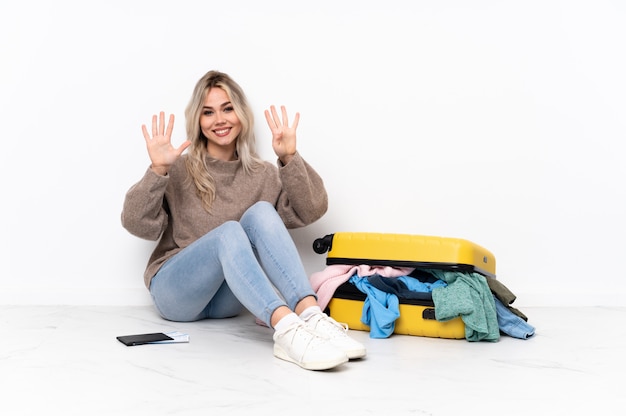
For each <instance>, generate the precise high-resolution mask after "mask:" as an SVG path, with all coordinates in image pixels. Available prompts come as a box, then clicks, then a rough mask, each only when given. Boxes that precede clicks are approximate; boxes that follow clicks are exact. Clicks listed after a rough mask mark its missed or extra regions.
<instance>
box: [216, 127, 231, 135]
mask: <svg viewBox="0 0 626 416" xmlns="http://www.w3.org/2000/svg"><path fill="white" fill-rule="evenodd" d="M213 133H215V134H216V135H217V136H226V135H227V134H228V133H230V127H229V128H227V129H220V130H213Z"/></svg>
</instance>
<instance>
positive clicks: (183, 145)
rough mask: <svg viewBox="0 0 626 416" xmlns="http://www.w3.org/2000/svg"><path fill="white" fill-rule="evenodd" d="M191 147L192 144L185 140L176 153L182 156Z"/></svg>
mask: <svg viewBox="0 0 626 416" xmlns="http://www.w3.org/2000/svg"><path fill="white" fill-rule="evenodd" d="M190 145H191V142H190V141H189V140H185V141H184V142H183V143H182V144H181V145H180V146H179V147H178V149H176V151H177V152H178V155H179V156H180V155H181V154H182V153H183V152H184V151H185V149H186V148H188V147H189V146H190Z"/></svg>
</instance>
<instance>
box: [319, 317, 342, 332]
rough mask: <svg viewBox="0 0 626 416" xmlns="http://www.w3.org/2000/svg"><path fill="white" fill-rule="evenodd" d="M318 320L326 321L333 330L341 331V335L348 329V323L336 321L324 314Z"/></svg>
mask: <svg viewBox="0 0 626 416" xmlns="http://www.w3.org/2000/svg"><path fill="white" fill-rule="evenodd" d="M320 321H324V322H327V323H328V324H330V325H331V326H332V328H333V330H334V331H335V332H339V333H341V335H345V334H346V332H347V331H348V325H347V324H345V323H343V322H337V321H335V320H334V319H332V318H330V317H329V316H328V315H325V316H324V317H322V318H321V319H320Z"/></svg>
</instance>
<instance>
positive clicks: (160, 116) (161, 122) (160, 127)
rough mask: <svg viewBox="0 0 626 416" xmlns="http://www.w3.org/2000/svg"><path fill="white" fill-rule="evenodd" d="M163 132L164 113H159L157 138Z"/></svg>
mask: <svg viewBox="0 0 626 416" xmlns="http://www.w3.org/2000/svg"><path fill="white" fill-rule="evenodd" d="M164 131H165V113H164V112H163V111H161V112H160V113H159V136H163V133H164Z"/></svg>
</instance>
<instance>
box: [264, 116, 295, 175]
mask: <svg viewBox="0 0 626 416" xmlns="http://www.w3.org/2000/svg"><path fill="white" fill-rule="evenodd" d="M280 110H281V112H282V120H281V118H280V117H279V116H278V112H277V111H276V107H274V106H271V107H270V110H265V119H266V120H267V125H268V126H269V127H270V130H271V131H272V148H273V149H274V153H276V156H278V158H279V159H280V161H281V162H283V164H287V163H289V161H290V160H291V158H292V157H293V155H294V154H295V153H296V129H297V128H298V121H299V120H300V113H296V116H295V118H294V120H293V124H292V125H291V127H290V126H289V119H288V117H287V110H286V109H285V106H281V107H280ZM270 111H271V112H270Z"/></svg>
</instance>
